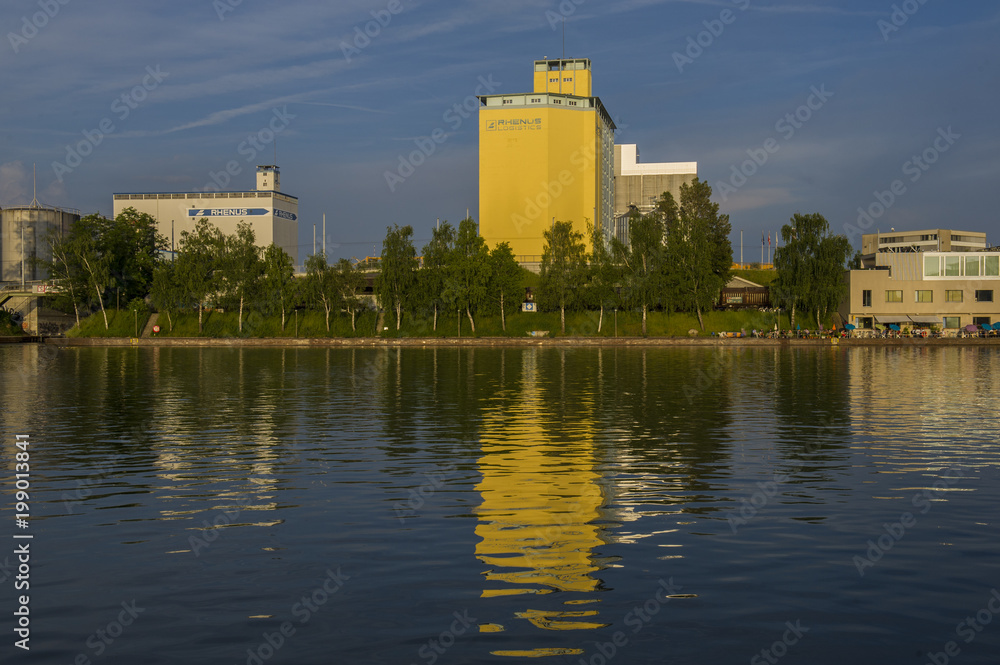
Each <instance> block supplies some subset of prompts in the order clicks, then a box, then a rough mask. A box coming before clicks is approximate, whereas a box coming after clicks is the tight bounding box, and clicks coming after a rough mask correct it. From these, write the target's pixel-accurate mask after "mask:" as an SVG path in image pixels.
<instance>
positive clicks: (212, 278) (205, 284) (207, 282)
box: [175, 217, 225, 333]
mask: <svg viewBox="0 0 1000 665" xmlns="http://www.w3.org/2000/svg"><path fill="white" fill-rule="evenodd" d="M224 246H225V236H223V235H222V232H221V231H219V229H218V228H216V227H215V226H214V225H213V224H211V223H210V222H209V221H208V219H207V218H204V217H203V218H201V219H199V220H198V222H197V223H196V224H195V228H194V231H182V232H181V240H180V252H179V253H178V255H177V260H176V262H175V263H176V265H177V268H176V270H177V272H176V274H177V278H178V280H179V284H180V287H181V289H182V292H183V293H184V296H185V299H186V300H188V301H190V302H194V303H197V304H198V332H199V333H201V332H202V331H203V328H202V315H203V312H204V310H205V301H206V300H207V299H208V297H209V296H210V295H212V294H215V293H216V291H217V290H218V288H219V285H218V281H219V280H218V273H217V271H218V269H219V267H220V262H221V257H222V252H223V248H224Z"/></svg>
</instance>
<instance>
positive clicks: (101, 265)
mask: <svg viewBox="0 0 1000 665" xmlns="http://www.w3.org/2000/svg"><path fill="white" fill-rule="evenodd" d="M107 221H108V220H106V219H104V218H103V217H101V216H100V215H96V214H95V215H88V216H86V217H82V218H81V219H80V220H79V221H77V222H76V223H75V224H73V227H72V229H71V231H70V234H71V236H72V240H71V242H70V247H71V248H72V250H71V251H73V253H74V255H75V257H74V258H75V263H76V264H77V265H79V266H80V269H81V272H82V275H83V277H84V279H85V280H86V283H87V285H88V288H89V289H90V290H91V292H92V293H93V294H94V295H95V296H96V301H97V303H98V304H99V305H100V307H101V314H102V315H103V316H104V329H105V330H107V329H108V328H109V327H110V326H109V325H108V312H107V310H106V309H105V307H104V297H105V293H106V292H107V290H108V289H109V288H111V285H112V284H113V280H112V278H111V263H112V257H111V256H110V255H109V254H108V253H107V252H105V251H103V247H102V246H101V238H102V236H103V231H104V229H105V228H106V224H107Z"/></svg>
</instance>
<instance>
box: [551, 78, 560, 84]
mask: <svg viewBox="0 0 1000 665" xmlns="http://www.w3.org/2000/svg"><path fill="white" fill-rule="evenodd" d="M549 83H559V79H549Z"/></svg>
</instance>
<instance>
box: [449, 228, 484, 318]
mask: <svg viewBox="0 0 1000 665" xmlns="http://www.w3.org/2000/svg"><path fill="white" fill-rule="evenodd" d="M489 255H490V252H489V249H487V247H486V241H484V240H483V239H482V237H481V236H480V235H479V229H478V227H477V225H476V222H475V220H473V219H472V218H471V217H466V218H465V219H463V220H462V221H461V222H459V224H458V234H457V235H456V236H455V247H454V251H453V252H452V257H451V260H450V261H449V265H450V269H449V270H448V278H447V280H448V283H447V286H446V287H445V290H444V299H445V300H446V301H448V302H453V303H455V307H456V308H457V309H458V310H465V315H466V316H467V317H468V318H469V324H470V325H471V326H472V334H473V335H475V334H476V320H475V318H473V314H475V313H476V311H477V310H478V308H479V307H480V306H481V305H482V304H483V302H484V301H485V299H486V289H487V284H488V282H489Z"/></svg>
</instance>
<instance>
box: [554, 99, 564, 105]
mask: <svg viewBox="0 0 1000 665" xmlns="http://www.w3.org/2000/svg"><path fill="white" fill-rule="evenodd" d="M552 103H553V104H562V100H561V99H553V100H552Z"/></svg>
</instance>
